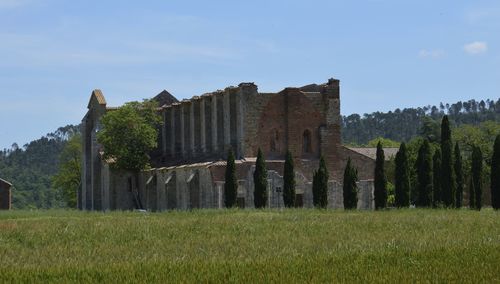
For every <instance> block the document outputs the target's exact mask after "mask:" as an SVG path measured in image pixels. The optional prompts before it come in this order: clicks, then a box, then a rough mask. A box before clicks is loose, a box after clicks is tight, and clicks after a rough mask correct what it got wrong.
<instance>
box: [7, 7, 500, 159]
mask: <svg viewBox="0 0 500 284" xmlns="http://www.w3.org/2000/svg"><path fill="white" fill-rule="evenodd" d="M499 46H500V1H498V0H489V1H486V0H485V1H482V0H477V1H460V0H432V1H428V0H419V1H400V0H363V1H362V0H351V1H347V0H346V1H314V0H309V1H290V0H289V1H284V0H283V1H280V0H275V1H272V0H262V1H261V0H252V1H236V0H232V1H222V0H221V1H218V0H213V1H189V0H184V1H176V0H170V1H147V0H144V1H113V0H108V1H92V0H87V1H77V0H72V1H59V0H0V149H3V148H10V146H11V145H12V144H13V143H14V142H17V143H18V144H19V145H20V146H22V145H24V144H25V143H28V142H29V141H31V140H34V139H38V138H40V137H41V136H42V135H45V134H46V133H49V132H52V131H54V130H56V129H57V128H58V127H60V126H65V125H67V124H78V123H80V121H81V119H82V118H83V116H84V115H85V113H86V111H87V109H86V108H87V103H88V100H89V97H90V94H91V92H92V90H93V89H96V88H98V89H101V90H102V91H103V93H104V96H105V97H106V100H107V102H108V106H119V105H121V104H123V103H124V102H128V101H134V100H142V99H143V98H151V97H153V96H154V95H156V94H157V93H159V92H161V91H162V90H164V89H166V90H168V91H169V92H170V93H172V94H173V95H174V96H175V97H177V98H178V99H183V98H190V97H192V96H195V95H200V94H203V93H206V92H211V91H215V90H217V89H224V88H225V87H227V86H231V85H233V86H235V85H238V84H239V83H240V82H255V84H257V85H258V87H259V91H262V92H277V91H280V90H282V89H283V88H284V87H289V86H296V87H298V86H302V85H306V84H310V83H324V82H326V81H327V80H328V78H331V77H334V78H337V79H339V80H340V83H341V93H340V94H341V112H342V114H344V115H348V114H351V113H359V114H363V113H370V112H374V111H389V110H394V109H396V108H405V107H419V106H424V105H429V104H430V105H436V104H439V102H444V103H454V102H456V101H459V100H469V99H487V98H490V99H497V98H498V97H500V48H499Z"/></svg>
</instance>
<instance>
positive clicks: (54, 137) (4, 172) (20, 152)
mask: <svg viewBox="0 0 500 284" xmlns="http://www.w3.org/2000/svg"><path fill="white" fill-rule="evenodd" d="M78 131H79V127H78V126H74V125H67V126H65V127H60V128H59V129H57V130H56V131H55V132H53V133H49V134H47V135H45V136H43V137H41V138H40V139H37V140H34V141H32V142H30V143H28V144H26V145H24V146H23V147H19V146H18V145H17V144H16V143H14V144H13V145H12V147H11V148H10V149H4V150H2V151H0V177H1V178H3V179H6V180H8V181H10V182H12V184H13V185H14V189H13V198H12V203H13V207H14V208H25V209H29V208H57V207H65V206H66V203H65V201H64V200H63V198H62V196H61V193H60V192H58V191H56V190H52V186H51V184H52V177H53V176H54V175H55V174H56V173H57V172H58V170H59V155H60V154H61V152H62V150H63V149H64V147H65V145H66V142H67V140H68V138H69V137H71V136H72V135H73V134H75V133H77V132H78Z"/></svg>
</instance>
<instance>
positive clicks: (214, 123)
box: [211, 94, 218, 153]
mask: <svg viewBox="0 0 500 284" xmlns="http://www.w3.org/2000/svg"><path fill="white" fill-rule="evenodd" d="M217 127H218V125H217V97H216V95H215V94H214V95H212V133H211V134H212V149H213V152H214V153H216V152H217V148H218V147H217Z"/></svg>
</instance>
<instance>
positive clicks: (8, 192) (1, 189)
mask: <svg viewBox="0 0 500 284" xmlns="http://www.w3.org/2000/svg"><path fill="white" fill-rule="evenodd" d="M11 187H12V184H10V183H9V182H7V181H5V180H3V179H0V210H10V209H11V208H12V189H11Z"/></svg>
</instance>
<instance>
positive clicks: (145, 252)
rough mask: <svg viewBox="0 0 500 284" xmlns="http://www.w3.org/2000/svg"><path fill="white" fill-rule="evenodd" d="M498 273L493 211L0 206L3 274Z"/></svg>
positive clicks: (381, 278)
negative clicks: (139, 209) (109, 210)
mask: <svg viewBox="0 0 500 284" xmlns="http://www.w3.org/2000/svg"><path fill="white" fill-rule="evenodd" d="M61 281H64V282H67V281H84V282H163V283H167V282H339V281H340V282H367V281H370V282H373V281H375V282H417V281H418V282H450V281H452V282H471V283H472V282H474V283H478V282H498V283H500V212H494V211H493V210H491V209H489V210H488V209H487V210H483V211H481V212H477V211H470V210H432V209H429V210H416V209H414V210H411V209H410V210H391V211H383V212H360V211H354V212H344V211H323V210H306V209H304V210H284V211H278V210H269V211H256V210H221V211H215V210H201V211H193V212H168V213H158V214H147V213H139V212H112V213H86V212H76V211H34V212H28V211H10V212H0V282H2V283H4V282H61Z"/></svg>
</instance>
